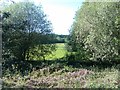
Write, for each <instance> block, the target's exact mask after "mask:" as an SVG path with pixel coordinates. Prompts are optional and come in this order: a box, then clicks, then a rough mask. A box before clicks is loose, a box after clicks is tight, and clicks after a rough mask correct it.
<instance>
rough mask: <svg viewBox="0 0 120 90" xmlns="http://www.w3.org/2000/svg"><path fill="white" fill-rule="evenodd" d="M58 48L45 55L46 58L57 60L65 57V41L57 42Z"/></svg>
mask: <svg viewBox="0 0 120 90" xmlns="http://www.w3.org/2000/svg"><path fill="white" fill-rule="evenodd" d="M56 48H57V49H56V51H54V52H53V53H52V54H51V55H48V56H46V57H45V59H46V60H56V59H59V58H63V57H64V56H65V55H66V53H67V50H66V49H65V44H64V43H57V44H56Z"/></svg>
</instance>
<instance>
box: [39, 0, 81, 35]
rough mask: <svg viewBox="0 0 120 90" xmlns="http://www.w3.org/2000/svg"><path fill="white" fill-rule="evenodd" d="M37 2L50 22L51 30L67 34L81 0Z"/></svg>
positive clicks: (44, 0) (43, 0)
mask: <svg viewBox="0 0 120 90" xmlns="http://www.w3.org/2000/svg"><path fill="white" fill-rule="evenodd" d="M37 2H38V1H37ZM39 2H40V3H41V4H42V6H43V10H44V12H45V13H46V14H47V15H48V19H49V20H50V21H51V22H52V25H53V32H54V33H56V34H64V35H66V34H69V30H70V28H71V25H72V24H73V21H74V19H73V18H74V17H75V13H76V11H77V10H78V8H79V7H80V6H81V5H82V2H83V0H39Z"/></svg>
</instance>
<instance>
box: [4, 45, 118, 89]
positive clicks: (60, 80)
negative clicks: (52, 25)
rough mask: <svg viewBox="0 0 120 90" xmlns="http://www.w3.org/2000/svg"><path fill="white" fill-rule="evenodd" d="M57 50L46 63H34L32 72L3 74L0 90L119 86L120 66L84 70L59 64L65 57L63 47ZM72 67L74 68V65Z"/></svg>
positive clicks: (77, 64)
mask: <svg viewBox="0 0 120 90" xmlns="http://www.w3.org/2000/svg"><path fill="white" fill-rule="evenodd" d="M56 45H57V50H56V51H55V52H53V56H52V55H50V56H47V57H46V58H47V60H46V61H45V62H43V61H34V62H35V64H34V63H33V62H32V63H31V65H34V66H36V67H32V71H29V70H27V69H26V68H25V67H22V68H24V69H23V70H25V71H24V75H23V74H21V73H20V72H19V71H17V70H16V71H15V72H14V73H11V72H10V70H6V72H5V74H4V76H3V81H4V82H3V86H4V88H6V87H12V88H21V87H24V88H118V87H119V85H120V79H119V65H117V66H112V67H110V66H106V67H103V66H94V65H91V66H87V65H82V64H80V63H79V60H78V62H74V61H72V64H71V63H69V62H70V61H71V60H70V61H66V60H62V59H60V58H63V57H64V56H65V54H66V53H67V51H66V49H65V45H64V44H63V43H62V44H56ZM55 59H56V60H55ZM73 63H74V64H73Z"/></svg>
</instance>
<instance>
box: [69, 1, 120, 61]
mask: <svg viewBox="0 0 120 90" xmlns="http://www.w3.org/2000/svg"><path fill="white" fill-rule="evenodd" d="M119 17H120V4H119V3H117V2H105V3H101V2H93V3H90V2H85V3H83V5H82V7H81V8H80V9H79V10H78V11H77V13H76V17H75V21H74V23H73V25H72V28H71V31H70V35H71V39H70V42H69V43H70V44H69V45H70V47H71V49H73V51H76V52H79V53H80V54H82V55H83V56H86V59H89V60H100V61H101V60H102V61H104V60H108V61H111V60H113V59H115V57H119V56H120V53H119V49H120V45H119V43H120V42H119V41H120V37H119V36H120V35H119V33H120V30H119V29H120V27H119V26H120V23H119Z"/></svg>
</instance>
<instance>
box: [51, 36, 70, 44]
mask: <svg viewBox="0 0 120 90" xmlns="http://www.w3.org/2000/svg"><path fill="white" fill-rule="evenodd" d="M68 36H69V35H58V34H52V35H50V37H54V39H53V38H52V40H51V43H66V42H67V40H68Z"/></svg>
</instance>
